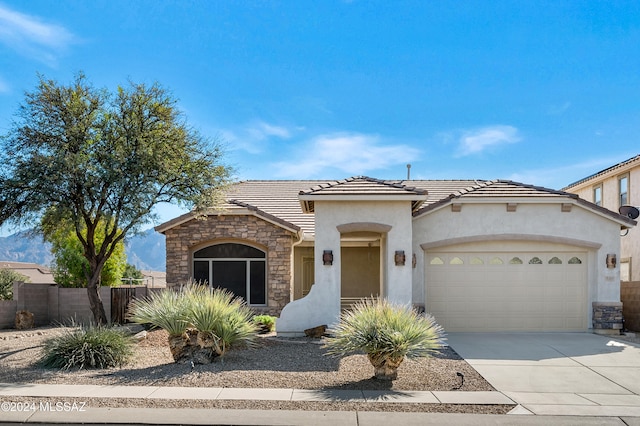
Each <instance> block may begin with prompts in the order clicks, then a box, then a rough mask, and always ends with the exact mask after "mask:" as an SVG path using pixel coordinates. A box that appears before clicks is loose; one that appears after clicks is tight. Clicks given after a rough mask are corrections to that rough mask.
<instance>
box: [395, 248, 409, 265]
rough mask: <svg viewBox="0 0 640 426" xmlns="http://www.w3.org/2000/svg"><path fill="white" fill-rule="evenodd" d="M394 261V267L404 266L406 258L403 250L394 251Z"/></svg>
mask: <svg viewBox="0 0 640 426" xmlns="http://www.w3.org/2000/svg"><path fill="white" fill-rule="evenodd" d="M394 259H395V261H396V266H402V265H404V262H405V260H406V256H405V255H404V250H396V255H395V256H394Z"/></svg>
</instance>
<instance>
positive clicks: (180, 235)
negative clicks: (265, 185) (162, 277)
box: [165, 215, 294, 315]
mask: <svg viewBox="0 0 640 426" xmlns="http://www.w3.org/2000/svg"><path fill="white" fill-rule="evenodd" d="M165 235H166V241H167V286H168V287H172V286H176V285H181V284H185V283H186V282H187V281H189V279H190V278H191V277H192V268H193V267H192V263H193V259H192V255H193V252H194V251H195V250H198V249H200V248H203V247H206V246H208V245H211V244H215V243H220V242H239V243H246V244H249V245H255V246H257V247H260V248H261V249H264V250H265V251H266V252H267V306H266V307H252V308H253V309H254V310H255V311H259V312H265V313H269V314H272V315H277V314H279V313H280V311H281V310H282V308H283V307H284V305H286V304H287V303H288V302H289V301H290V300H291V290H290V289H291V257H292V256H291V250H292V244H293V241H294V240H293V235H292V234H291V233H290V232H288V231H285V230H284V229H282V228H279V227H277V226H275V225H273V224H271V223H269V222H266V221H264V220H262V219H259V218H257V217H255V216H245V215H237V216H231V215H229V216H213V217H209V218H208V219H207V220H196V219H193V220H190V221H188V222H186V223H183V224H181V225H178V226H176V227H174V228H171V229H169V230H167V231H166V232H165Z"/></svg>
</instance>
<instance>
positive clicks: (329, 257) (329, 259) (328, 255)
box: [322, 250, 333, 265]
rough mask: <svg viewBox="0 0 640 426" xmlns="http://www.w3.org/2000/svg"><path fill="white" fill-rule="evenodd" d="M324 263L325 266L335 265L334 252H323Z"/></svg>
mask: <svg viewBox="0 0 640 426" xmlns="http://www.w3.org/2000/svg"><path fill="white" fill-rule="evenodd" d="M322 263H323V264H324V265H333V252H332V251H331V250H325V251H323V252H322Z"/></svg>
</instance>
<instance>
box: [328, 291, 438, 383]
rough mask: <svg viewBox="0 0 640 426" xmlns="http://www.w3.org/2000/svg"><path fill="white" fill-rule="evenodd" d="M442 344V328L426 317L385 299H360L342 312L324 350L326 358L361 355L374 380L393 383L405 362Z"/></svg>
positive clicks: (423, 354)
mask: <svg viewBox="0 0 640 426" xmlns="http://www.w3.org/2000/svg"><path fill="white" fill-rule="evenodd" d="M443 340H444V331H443V329H442V327H440V326H439V325H438V324H436V322H435V320H434V319H433V317H432V316H430V315H425V314H419V313H418V312H417V311H415V310H414V309H412V308H410V307H408V306H402V305H394V304H392V303H390V302H388V301H387V300H385V299H375V298H371V299H363V300H361V301H359V302H358V303H356V304H355V305H354V306H353V308H352V309H351V310H348V311H344V312H343V313H342V314H341V316H340V323H339V324H338V325H337V326H336V327H335V329H334V332H333V336H332V337H329V338H327V341H326V343H325V347H326V348H327V349H328V352H327V353H328V354H330V355H339V356H344V355H349V354H352V353H358V352H364V353H365V354H366V355H367V357H368V358H369V361H370V362H371V364H372V365H373V367H374V371H375V377H376V378H379V379H384V380H394V379H396V378H397V376H398V367H399V366H400V364H402V361H403V360H404V359H405V357H407V358H418V357H428V356H431V355H432V354H433V353H434V352H437V351H438V350H439V349H440V348H441V347H442V343H443Z"/></svg>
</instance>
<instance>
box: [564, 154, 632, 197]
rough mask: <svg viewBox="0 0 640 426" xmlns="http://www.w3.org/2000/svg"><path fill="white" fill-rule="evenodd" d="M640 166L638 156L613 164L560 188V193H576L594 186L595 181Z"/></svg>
mask: <svg viewBox="0 0 640 426" xmlns="http://www.w3.org/2000/svg"><path fill="white" fill-rule="evenodd" d="M638 166H640V155H636V156H635V157H631V158H629V159H628V160H626V161H622V162H620V163H618V164H614V165H613V166H611V167H608V168H606V169H604V170H600V171H599V172H596V173H594V174H592V175H590V176H587V177H585V178H582V179H580V180H578V181H576V182H573V183H571V184H569V185H567V186H565V187H564V188H562V191H566V190H572V191H576V190H579V189H582V188H585V187H588V186H591V185H594V182H593V181H595V180H597V181H600V180H602V179H608V178H610V177H613V176H616V175H619V174H621V173H624V172H626V171H629V170H631V169H633V168H634V167H638Z"/></svg>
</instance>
